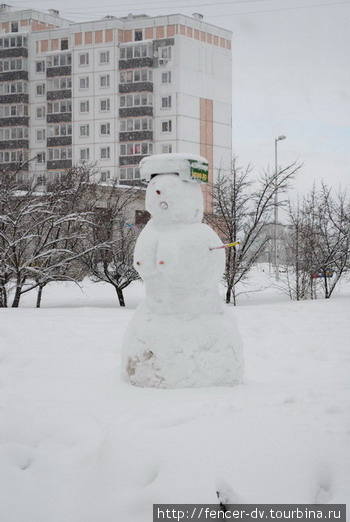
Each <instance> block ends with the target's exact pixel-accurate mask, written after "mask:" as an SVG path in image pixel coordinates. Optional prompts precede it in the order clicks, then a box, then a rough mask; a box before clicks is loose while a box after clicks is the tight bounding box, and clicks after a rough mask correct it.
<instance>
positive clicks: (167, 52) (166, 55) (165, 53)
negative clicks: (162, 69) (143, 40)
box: [159, 47, 171, 60]
mask: <svg viewBox="0 0 350 522" xmlns="http://www.w3.org/2000/svg"><path fill="white" fill-rule="evenodd" d="M159 50H160V58H162V59H163V60H170V58H171V47H161V48H160V49H159Z"/></svg>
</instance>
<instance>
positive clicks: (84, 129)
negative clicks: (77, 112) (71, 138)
mask: <svg viewBox="0 0 350 522" xmlns="http://www.w3.org/2000/svg"><path fill="white" fill-rule="evenodd" d="M79 134H80V136H81V137H82V138H83V137H85V136H89V134H90V128H89V125H88V124H86V125H80V127H79Z"/></svg>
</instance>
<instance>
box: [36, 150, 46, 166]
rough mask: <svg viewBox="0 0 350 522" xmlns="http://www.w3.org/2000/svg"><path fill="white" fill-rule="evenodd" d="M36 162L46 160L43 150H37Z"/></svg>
mask: <svg viewBox="0 0 350 522" xmlns="http://www.w3.org/2000/svg"><path fill="white" fill-rule="evenodd" d="M36 162H37V163H41V164H42V163H45V162H46V158H45V152H39V154H37V156H36Z"/></svg>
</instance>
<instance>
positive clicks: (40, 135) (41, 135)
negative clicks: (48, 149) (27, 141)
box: [36, 129, 46, 141]
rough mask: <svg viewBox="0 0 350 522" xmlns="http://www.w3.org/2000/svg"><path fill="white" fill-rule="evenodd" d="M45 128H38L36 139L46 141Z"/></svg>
mask: <svg viewBox="0 0 350 522" xmlns="http://www.w3.org/2000/svg"><path fill="white" fill-rule="evenodd" d="M45 134H46V133H45V129H38V130H37V131H36V141H45Z"/></svg>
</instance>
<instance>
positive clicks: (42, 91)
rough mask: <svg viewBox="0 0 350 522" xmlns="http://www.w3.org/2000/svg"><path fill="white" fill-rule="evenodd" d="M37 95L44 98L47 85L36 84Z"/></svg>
mask: <svg viewBox="0 0 350 522" xmlns="http://www.w3.org/2000/svg"><path fill="white" fill-rule="evenodd" d="M36 94H37V96H43V95H44V94H45V83H37V84H36Z"/></svg>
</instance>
